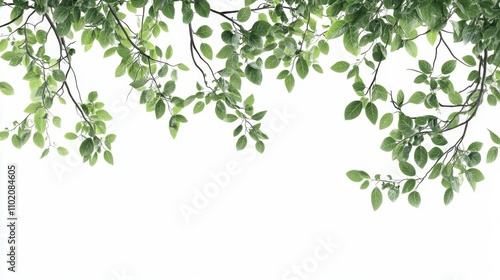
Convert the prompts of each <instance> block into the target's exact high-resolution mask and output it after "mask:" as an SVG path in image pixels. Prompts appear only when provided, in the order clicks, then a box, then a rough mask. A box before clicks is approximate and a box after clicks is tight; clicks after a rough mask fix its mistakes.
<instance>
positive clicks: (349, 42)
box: [343, 29, 361, 56]
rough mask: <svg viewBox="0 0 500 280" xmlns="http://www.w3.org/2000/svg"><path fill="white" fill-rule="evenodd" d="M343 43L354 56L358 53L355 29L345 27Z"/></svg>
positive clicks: (358, 47)
mask: <svg viewBox="0 0 500 280" xmlns="http://www.w3.org/2000/svg"><path fill="white" fill-rule="evenodd" d="M343 43H344V48H345V49H346V51H348V52H350V53H351V54H352V55H355V56H357V55H358V54H359V51H360V49H361V48H360V46H359V43H358V34H357V31H351V29H347V30H346V32H345V34H344V37H343Z"/></svg>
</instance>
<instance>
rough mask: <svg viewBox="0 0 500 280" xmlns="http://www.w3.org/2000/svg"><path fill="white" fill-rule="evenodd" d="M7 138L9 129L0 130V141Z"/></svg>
mask: <svg viewBox="0 0 500 280" xmlns="http://www.w3.org/2000/svg"><path fill="white" fill-rule="evenodd" d="M7 138H9V131H7V130H4V131H0V141H3V140H5V139H7Z"/></svg>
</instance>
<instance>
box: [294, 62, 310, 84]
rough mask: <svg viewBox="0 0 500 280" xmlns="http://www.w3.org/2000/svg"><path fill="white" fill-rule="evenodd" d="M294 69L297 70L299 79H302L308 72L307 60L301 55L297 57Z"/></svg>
mask: <svg viewBox="0 0 500 280" xmlns="http://www.w3.org/2000/svg"><path fill="white" fill-rule="evenodd" d="M295 69H296V70H297V74H298V75H299V77H300V78H301V79H304V78H305V77H306V76H307V74H308V73H309V65H308V64H307V61H306V60H305V59H304V58H302V57H299V59H298V60H297V63H296V64H295Z"/></svg>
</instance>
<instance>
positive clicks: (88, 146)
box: [80, 138, 94, 157]
mask: <svg viewBox="0 0 500 280" xmlns="http://www.w3.org/2000/svg"><path fill="white" fill-rule="evenodd" d="M93 151H94V142H92V138H87V139H85V140H83V142H82V143H81V144H80V155H81V156H82V157H84V156H90V155H91V154H92V152H93Z"/></svg>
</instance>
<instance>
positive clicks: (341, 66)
mask: <svg viewBox="0 0 500 280" xmlns="http://www.w3.org/2000/svg"><path fill="white" fill-rule="evenodd" d="M350 66H351V65H350V64H349V63H348V62H346V61H339V62H337V63H335V64H333V65H332V67H330V69H332V70H333V71H335V72H337V73H343V72H345V71H347V69H349V67H350Z"/></svg>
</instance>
